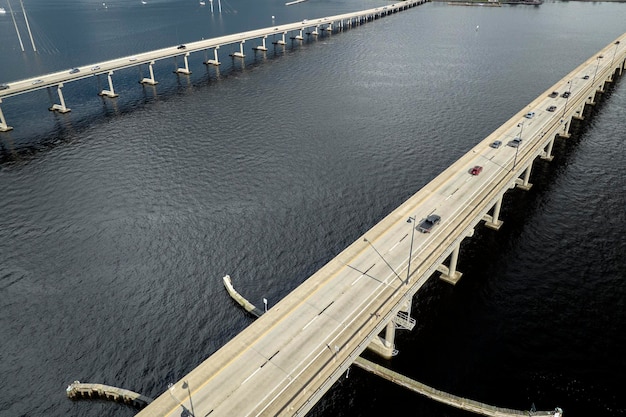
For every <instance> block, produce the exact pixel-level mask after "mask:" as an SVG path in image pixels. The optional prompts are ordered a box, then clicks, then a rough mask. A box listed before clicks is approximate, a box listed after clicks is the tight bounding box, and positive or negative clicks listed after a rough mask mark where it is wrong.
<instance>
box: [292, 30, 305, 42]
mask: <svg viewBox="0 0 626 417" xmlns="http://www.w3.org/2000/svg"><path fill="white" fill-rule="evenodd" d="M294 39H297V40H299V41H301V40H303V39H304V37H303V36H302V29H300V32H298V34H297V35H296V36H295V37H294Z"/></svg>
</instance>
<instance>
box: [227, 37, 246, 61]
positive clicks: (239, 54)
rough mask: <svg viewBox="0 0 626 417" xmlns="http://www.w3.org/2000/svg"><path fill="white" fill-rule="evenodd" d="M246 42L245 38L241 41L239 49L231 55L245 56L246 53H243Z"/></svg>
mask: <svg viewBox="0 0 626 417" xmlns="http://www.w3.org/2000/svg"><path fill="white" fill-rule="evenodd" d="M244 43H246V41H245V40H243V41H241V42H239V51H238V52H234V53H232V54H231V55H230V56H234V57H236V58H245V57H246V55H245V54H244V53H243V44H244Z"/></svg>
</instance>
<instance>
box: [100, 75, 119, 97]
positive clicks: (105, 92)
mask: <svg viewBox="0 0 626 417" xmlns="http://www.w3.org/2000/svg"><path fill="white" fill-rule="evenodd" d="M111 75H113V71H109V73H108V74H107V78H108V80H109V89H108V90H102V91H101V92H100V93H99V95H101V96H107V97H117V96H118V94H115V90H114V89H113V79H112V78H111Z"/></svg>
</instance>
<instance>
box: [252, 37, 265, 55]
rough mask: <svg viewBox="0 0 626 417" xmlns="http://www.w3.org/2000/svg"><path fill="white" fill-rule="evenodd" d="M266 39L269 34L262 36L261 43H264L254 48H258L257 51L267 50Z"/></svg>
mask: <svg viewBox="0 0 626 417" xmlns="http://www.w3.org/2000/svg"><path fill="white" fill-rule="evenodd" d="M265 39H267V35H265V36H263V37H262V38H261V43H262V45H261V46H255V47H254V48H252V49H254V50H257V51H267V47H266V46H265Z"/></svg>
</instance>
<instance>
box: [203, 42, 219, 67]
mask: <svg viewBox="0 0 626 417" xmlns="http://www.w3.org/2000/svg"><path fill="white" fill-rule="evenodd" d="M218 49H220V47H219V45H218V46H216V47H215V49H213V56H214V58H213V59H209V60H208V61H206V62H205V63H204V64H205V65H220V60H219V59H217V50H218Z"/></svg>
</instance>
